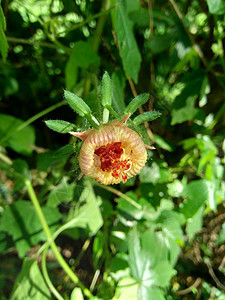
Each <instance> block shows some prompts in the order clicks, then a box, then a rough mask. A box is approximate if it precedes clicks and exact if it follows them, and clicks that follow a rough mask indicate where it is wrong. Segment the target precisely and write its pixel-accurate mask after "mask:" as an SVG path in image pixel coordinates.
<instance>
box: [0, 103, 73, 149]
mask: <svg viewBox="0 0 225 300" xmlns="http://www.w3.org/2000/svg"><path fill="white" fill-rule="evenodd" d="M65 104H67V102H66V101H65V100H63V101H61V102H59V103H57V104H54V105H52V106H50V107H48V108H46V109H44V110H42V111H41V112H39V113H37V114H36V115H34V116H33V117H31V118H30V119H28V120H27V121H25V122H23V123H22V124H21V125H19V126H18V127H17V128H16V129H14V130H12V131H9V133H8V134H7V135H5V136H4V137H3V138H2V139H1V140H0V145H1V144H2V143H3V142H5V141H7V140H8V139H9V138H10V137H12V136H13V135H14V134H15V133H16V132H18V131H20V130H22V129H24V128H25V127H27V126H28V125H30V124H31V123H33V122H34V121H36V120H37V119H39V118H41V117H43V116H44V115H46V114H48V113H49V112H51V111H53V110H55V109H56V108H59V107H61V106H63V105H65Z"/></svg>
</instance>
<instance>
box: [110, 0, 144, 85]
mask: <svg viewBox="0 0 225 300" xmlns="http://www.w3.org/2000/svg"><path fill="white" fill-rule="evenodd" d="M116 2H117V6H116V9H115V32H116V36H117V39H118V44H119V50H120V54H121V57H122V62H123V67H124V70H125V73H126V76H127V77H129V78H132V79H133V80H134V82H135V83H137V81H138V74H139V70H140V66H141V55H140V52H139V49H138V46H137V43H136V40H135V37H134V34H133V32H132V27H131V23H130V21H129V19H128V16H127V13H126V11H125V8H124V5H123V2H122V1H121V0H117V1H116Z"/></svg>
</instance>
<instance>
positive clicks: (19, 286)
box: [10, 258, 52, 300]
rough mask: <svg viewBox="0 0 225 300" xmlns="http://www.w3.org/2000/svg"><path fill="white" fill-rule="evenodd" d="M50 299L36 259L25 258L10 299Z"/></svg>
mask: <svg viewBox="0 0 225 300" xmlns="http://www.w3.org/2000/svg"><path fill="white" fill-rule="evenodd" d="M19 299H20V300H22V299H26V300H40V299H41V300H50V299H52V297H51V293H50V291H49V289H48V287H47V285H46V283H45V281H44V279H43V277H42V274H41V272H40V270H39V268H38V263H37V261H36V260H33V259H30V258H25V259H24V261H23V265H22V270H21V272H20V274H19V275H18V277H17V279H16V281H15V284H14V288H13V293H12V295H11V297H10V300H19Z"/></svg>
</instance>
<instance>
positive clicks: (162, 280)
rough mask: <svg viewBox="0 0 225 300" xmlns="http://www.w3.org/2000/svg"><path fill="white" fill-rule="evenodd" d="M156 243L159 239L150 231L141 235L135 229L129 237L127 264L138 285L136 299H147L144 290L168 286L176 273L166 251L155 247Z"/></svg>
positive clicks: (163, 248)
mask: <svg viewBox="0 0 225 300" xmlns="http://www.w3.org/2000/svg"><path fill="white" fill-rule="evenodd" d="M140 236H141V237H140ZM158 243H160V239H158V238H157V237H156V235H155V233H154V232H153V230H152V229H149V230H147V231H146V232H145V233H144V234H143V233H140V232H138V231H137V229H136V228H135V229H134V230H132V231H131V233H130V235H129V240H128V251H129V260H128V262H129V265H130V268H131V274H132V276H133V277H134V278H135V279H136V281H137V282H138V283H139V289H138V291H139V292H138V294H139V293H140V294H139V295H138V299H146V300H147V299H148V298H147V296H146V294H145V290H146V288H150V287H166V286H168V284H169V282H170V280H171V278H172V276H173V275H174V274H175V273H176V271H175V270H174V269H173V268H172V266H171V264H170V263H169V261H168V259H167V249H166V248H165V247H157V246H158V245H157V244H158ZM155 246H156V247H155ZM160 250H161V251H160Z"/></svg>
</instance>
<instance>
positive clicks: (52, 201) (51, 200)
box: [47, 177, 75, 207]
mask: <svg viewBox="0 0 225 300" xmlns="http://www.w3.org/2000/svg"><path fill="white" fill-rule="evenodd" d="M67 180H68V178H66V177H63V179H62V181H61V182H60V183H59V184H58V185H57V186H55V187H54V189H53V190H52V191H51V192H50V194H49V196H48V202H47V206H48V207H57V206H58V205H59V204H60V203H62V202H70V201H71V200H72V199H73V194H74V188H75V183H71V184H68V183H67Z"/></svg>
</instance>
